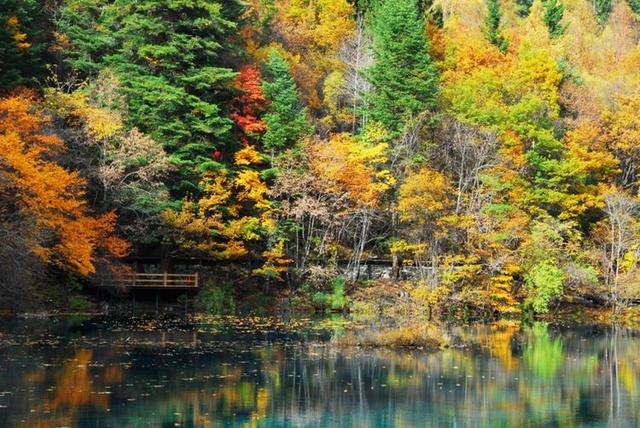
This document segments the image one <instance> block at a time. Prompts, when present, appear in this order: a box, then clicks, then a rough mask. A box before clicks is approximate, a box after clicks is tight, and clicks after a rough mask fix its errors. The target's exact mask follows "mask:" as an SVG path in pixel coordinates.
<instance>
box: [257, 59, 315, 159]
mask: <svg viewBox="0 0 640 428" xmlns="http://www.w3.org/2000/svg"><path fill="white" fill-rule="evenodd" d="M265 78H266V79H265V82H264V84H263V90H264V95H265V97H266V98H267V100H268V101H269V107H268V108H267V113H266V114H265V115H264V117H263V120H264V122H265V123H266V125H267V132H265V134H264V137H263V139H262V142H263V145H264V147H265V149H268V150H272V151H274V150H282V149H285V148H288V147H291V146H292V145H293V144H295V143H296V142H297V141H298V139H300V138H301V137H303V136H304V135H306V134H308V133H309V132H310V130H311V125H310V124H309V122H308V121H307V109H306V108H305V107H303V106H302V102H301V101H300V94H299V93H298V89H297V87H296V82H295V80H293V77H292V76H291V73H290V71H289V67H288V65H287V63H286V61H285V60H284V58H282V56H281V55H280V54H279V53H278V51H276V50H275V49H274V50H272V51H271V55H270V56H269V61H268V62H267V66H266V72H265Z"/></svg>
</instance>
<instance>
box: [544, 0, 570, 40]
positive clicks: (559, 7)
mask: <svg viewBox="0 0 640 428" xmlns="http://www.w3.org/2000/svg"><path fill="white" fill-rule="evenodd" d="M563 14H564V5H563V4H562V0H546V1H545V2H544V23H545V24H546V25H547V28H548V29H549V34H551V37H560V36H561V35H562V34H563V33H564V31H565V27H564V26H563V25H562V24H560V21H562V15H563Z"/></svg>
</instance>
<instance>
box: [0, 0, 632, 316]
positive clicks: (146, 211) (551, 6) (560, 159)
mask: <svg viewBox="0 0 640 428" xmlns="http://www.w3.org/2000/svg"><path fill="white" fill-rule="evenodd" d="M639 42H640V1H638V0H246V1H240V0H0V96H1V99H0V244H1V245H0V277H2V278H3V281H2V282H1V283H0V294H1V295H2V297H1V298H0V301H2V302H3V305H4V306H11V305H17V303H16V302H18V301H20V302H25V304H27V302H28V303H29V304H32V305H46V304H49V303H50V302H52V301H53V300H52V299H54V298H53V297H52V296H59V295H65V294H68V293H82V290H83V287H86V286H87V285H89V284H91V283H92V282H93V281H96V280H97V278H99V277H100V276H103V275H117V273H118V271H122V270H126V269H129V267H127V263H126V260H127V259H128V258H131V257H145V256H151V255H153V256H157V257H159V258H162V259H163V260H164V259H171V258H183V259H186V258H192V259H199V260H208V261H209V262H210V264H211V265H212V266H214V269H213V271H214V272H215V271H218V272H222V271H225V274H224V275H223V276H224V279H219V278H216V277H215V275H213V276H212V277H211V278H210V279H209V280H208V282H206V284H207V285H206V286H203V290H202V292H201V293H205V294H204V295H203V296H200V299H201V301H202V302H204V303H203V305H204V306H207V302H209V304H208V307H210V308H211V307H213V308H216V307H220V302H221V301H223V303H222V305H223V306H224V307H226V308H228V306H229V305H227V304H226V303H228V302H231V301H236V300H242V298H243V296H254V297H255V296H256V295H260V296H263V297H264V298H265V299H267V298H271V299H273V298H275V297H278V298H281V297H283V296H286V297H287V298H288V299H290V301H291V302H293V303H294V304H296V305H298V306H300V307H305V308H313V309H314V310H317V309H332V310H342V309H346V308H349V309H351V310H352V311H368V310H372V307H374V306H376V307H377V306H379V304H380V300H384V299H393V298H396V296H395V295H396V294H397V293H395V292H393V293H392V292H388V290H389V289H390V288H391V289H394V290H396V289H401V290H402V293H401V294H402V295H403V296H405V295H406V296H409V299H410V300H411V302H412V305H414V306H415V307H417V308H422V309H420V310H423V311H428V312H429V313H430V314H431V312H433V313H434V314H446V313H449V312H452V311H453V312H456V313H457V314H460V313H465V314H479V315H480V316H487V317H492V318H493V317H500V316H503V315H505V316H506V315H512V314H520V313H529V314H545V313H547V312H549V311H550V310H552V309H553V308H555V307H557V306H558V305H561V304H562V303H563V302H583V303H589V304H591V305H597V306H600V307H603V308H607V309H611V311H612V312H613V313H614V314H619V313H622V312H623V311H624V309H625V308H626V307H629V306H630V305H633V304H634V303H636V302H638V301H640V196H639V191H640V170H639V165H640V115H639V114H638V113H639V111H640V67H639V66H640V44H639ZM374 262H375V263H377V264H378V265H379V266H383V267H384V268H385V269H386V273H384V274H383V275H381V276H380V277H379V278H377V279H375V280H372V279H367V278H366V277H365V272H366V270H367V269H368V266H370V265H371V264H372V263H374ZM234 263H237V266H241V267H240V268H233V266H234ZM215 266H219V268H215ZM230 266H231V267H230ZM229 271H231V272H232V273H233V275H232V276H231V277H230V276H229V275H230V273H229ZM407 272H410V273H409V274H408V273H407ZM225 281H231V282H232V285H231V286H227V285H221V284H223V283H225ZM384 290H387V291H384ZM207 293H208V294H207ZM385 293H387V294H388V295H389V296H391V297H389V296H387V294H385ZM394 293H395V294H394ZM385 296H387V297H385ZM47 302H49V303H47ZM224 302H226V303H224Z"/></svg>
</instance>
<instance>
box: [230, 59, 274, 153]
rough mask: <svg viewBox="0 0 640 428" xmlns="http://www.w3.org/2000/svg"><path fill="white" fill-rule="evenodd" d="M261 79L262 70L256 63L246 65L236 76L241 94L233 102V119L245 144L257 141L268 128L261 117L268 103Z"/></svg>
mask: <svg viewBox="0 0 640 428" xmlns="http://www.w3.org/2000/svg"><path fill="white" fill-rule="evenodd" d="M260 79H261V75H260V70H258V68H257V67H256V66H254V65H247V66H244V67H243V68H242V69H241V70H240V73H238V76H237V77H236V86H237V87H238V89H239V90H240V91H241V94H240V95H238V96H236V97H235V98H234V99H233V100H232V102H231V119H232V120H233V122H234V123H235V124H236V126H237V127H238V128H239V131H240V135H239V138H240V141H241V142H242V144H244V145H245V146H246V145H249V144H250V143H252V142H253V143H256V142H257V141H258V140H259V139H260V137H261V136H262V134H263V133H264V132H265V131H266V130H267V125H266V123H265V122H264V121H263V120H262V119H260V116H261V115H262V114H263V113H264V111H265V110H266V109H267V105H268V101H267V99H266V98H265V96H264V92H263V91H262V86H261V81H260Z"/></svg>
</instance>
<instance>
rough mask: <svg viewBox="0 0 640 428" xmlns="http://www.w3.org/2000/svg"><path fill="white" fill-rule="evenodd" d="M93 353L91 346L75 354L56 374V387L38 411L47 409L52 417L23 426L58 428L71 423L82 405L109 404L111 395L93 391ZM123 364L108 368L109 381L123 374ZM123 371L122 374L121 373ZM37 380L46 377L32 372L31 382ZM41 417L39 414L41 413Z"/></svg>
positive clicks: (104, 406) (105, 407)
mask: <svg viewBox="0 0 640 428" xmlns="http://www.w3.org/2000/svg"><path fill="white" fill-rule="evenodd" d="M92 357H93V352H92V351H90V350H88V349H80V350H79V351H77V352H76V354H75V356H74V357H73V358H72V359H70V360H68V361H67V362H66V363H65V364H64V366H63V367H62V368H61V369H60V371H59V372H58V373H57V374H56V387H55V388H54V389H53V391H54V396H53V397H52V398H49V399H45V400H43V401H42V404H41V405H40V406H39V408H38V409H37V410H38V411H39V412H47V413H49V414H50V415H51V416H50V417H47V418H46V419H37V420H28V421H26V422H25V425H24V426H29V427H38V428H39V427H43V428H44V427H58V426H71V425H72V422H73V420H74V417H75V415H76V414H77V413H78V411H79V410H80V408H81V407H83V406H89V405H93V406H97V407H99V408H101V409H102V410H106V409H107V408H108V407H109V396H108V395H106V394H96V393H94V386H93V382H92V377H91V373H90V370H89V366H90V363H91V361H92ZM121 370H122V369H121V368H120V367H116V368H109V369H108V370H107V371H106V374H108V376H107V377H108V379H107V380H109V381H114V380H117V379H118V378H121V377H122V372H121ZM118 371H120V374H118ZM34 379H37V380H40V381H41V380H43V379H44V376H34V374H33V373H32V374H30V375H29V378H28V379H27V380H28V381H29V380H31V381H33V380H34ZM38 417H40V416H38Z"/></svg>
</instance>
